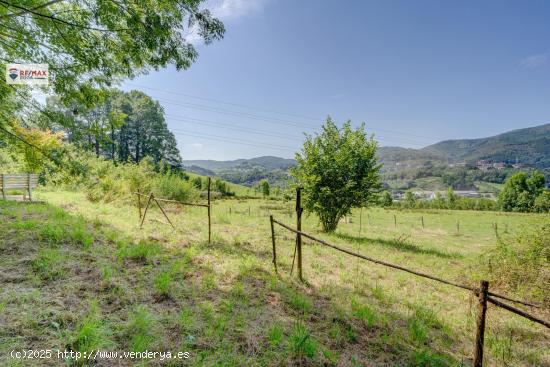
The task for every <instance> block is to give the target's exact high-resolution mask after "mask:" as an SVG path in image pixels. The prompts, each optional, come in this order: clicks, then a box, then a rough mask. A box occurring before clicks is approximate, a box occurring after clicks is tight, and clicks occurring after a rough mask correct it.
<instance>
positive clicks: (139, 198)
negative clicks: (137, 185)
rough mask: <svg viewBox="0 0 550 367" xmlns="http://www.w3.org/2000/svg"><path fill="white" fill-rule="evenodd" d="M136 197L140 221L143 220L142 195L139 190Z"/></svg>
mask: <svg viewBox="0 0 550 367" xmlns="http://www.w3.org/2000/svg"><path fill="white" fill-rule="evenodd" d="M136 196H137V201H138V210H139V219H141V195H140V193H139V189H138V190H137V194H136Z"/></svg>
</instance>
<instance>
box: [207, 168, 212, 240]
mask: <svg viewBox="0 0 550 367" xmlns="http://www.w3.org/2000/svg"><path fill="white" fill-rule="evenodd" d="M211 181H212V179H211V178H210V177H208V243H210V241H211V239H212V203H211V202H210V183H211Z"/></svg>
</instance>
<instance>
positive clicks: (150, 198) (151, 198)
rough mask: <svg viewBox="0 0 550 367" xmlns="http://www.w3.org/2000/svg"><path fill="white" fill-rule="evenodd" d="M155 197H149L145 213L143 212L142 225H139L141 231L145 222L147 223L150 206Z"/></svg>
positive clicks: (151, 195)
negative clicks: (146, 217) (146, 218)
mask: <svg viewBox="0 0 550 367" xmlns="http://www.w3.org/2000/svg"><path fill="white" fill-rule="evenodd" d="M153 198H154V196H153V193H151V194H150V195H149V200H147V205H146V206H145V211H144V212H143V217H142V218H141V224H140V225H139V228H140V229H141V228H142V227H143V222H145V216H146V215H147V209H149V205H150V204H151V200H153Z"/></svg>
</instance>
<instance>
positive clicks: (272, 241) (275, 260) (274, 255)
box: [269, 215, 277, 273]
mask: <svg viewBox="0 0 550 367" xmlns="http://www.w3.org/2000/svg"><path fill="white" fill-rule="evenodd" d="M269 222H270V223H271V243H272V244H273V266H274V267H275V273H277V250H276V249H275V228H274V227H273V216H272V215H270V216H269Z"/></svg>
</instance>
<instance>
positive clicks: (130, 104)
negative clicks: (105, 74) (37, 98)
mask: <svg viewBox="0 0 550 367" xmlns="http://www.w3.org/2000/svg"><path fill="white" fill-rule="evenodd" d="M47 106H48V111H49V112H51V113H52V114H54V115H55V116H58V117H59V118H57V119H55V120H54V121H55V122H50V121H49V120H46V121H43V124H44V125H45V126H47V127H49V128H51V129H54V130H56V131H64V132H66V136H67V138H68V141H69V142H70V143H72V144H74V145H76V146H77V147H79V148H82V149H86V150H91V151H94V152H95V154H96V156H97V157H99V156H102V157H105V158H109V159H112V160H116V161H120V162H126V161H128V160H132V161H134V162H139V161H140V160H141V159H143V158H144V157H145V156H149V157H151V158H152V159H153V161H155V162H156V163H159V162H160V161H161V160H163V161H165V162H166V163H167V164H168V165H169V166H170V167H172V168H173V167H180V166H181V157H180V153H179V150H178V148H177V142H176V138H175V137H174V134H172V133H171V132H170V131H169V130H168V126H167V125H166V121H165V119H164V110H163V108H162V107H161V106H160V104H159V103H158V102H156V101H154V100H153V99H152V98H151V97H149V96H148V95H146V94H145V93H143V92H140V91H131V92H127V93H125V92H122V91H119V90H116V89H111V90H105V91H104V92H103V93H102V99H101V101H99V102H98V103H97V104H96V105H94V106H93V107H90V108H88V107H86V106H82V105H77V104H75V105H71V106H69V107H66V106H65V105H64V104H62V103H61V101H60V98H59V97H52V98H48V99H47ZM39 117H40V115H39V116H38V118H39ZM42 120H44V119H42Z"/></svg>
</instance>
